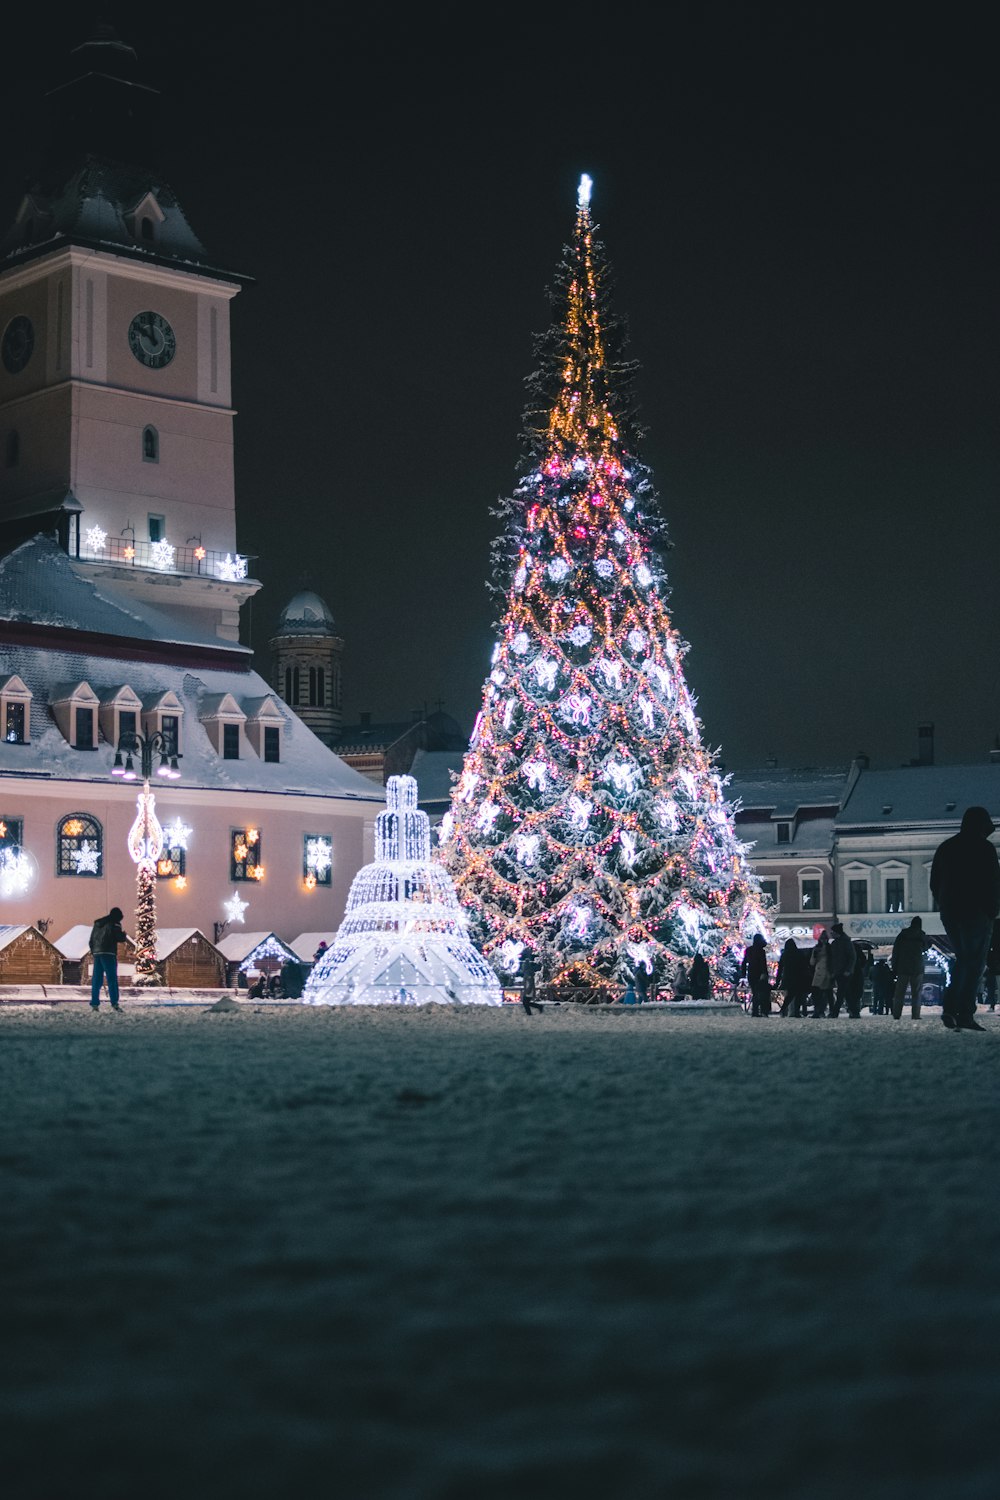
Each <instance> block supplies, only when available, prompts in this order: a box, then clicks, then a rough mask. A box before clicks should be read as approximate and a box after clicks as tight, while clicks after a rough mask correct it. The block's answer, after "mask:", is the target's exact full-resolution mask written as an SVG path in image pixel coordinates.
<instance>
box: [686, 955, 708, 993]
mask: <svg viewBox="0 0 1000 1500" xmlns="http://www.w3.org/2000/svg"><path fill="white" fill-rule="evenodd" d="M688 988H689V989H690V991H691V999H692V1000H707V999H708V997H709V995H710V994H711V993H712V974H711V970H710V969H709V967H708V964H707V963H706V962H705V959H704V958H703V957H702V955H701V954H700V953H696V954H695V956H694V958H693V959H692V960H691V972H690V974H689V975H688Z"/></svg>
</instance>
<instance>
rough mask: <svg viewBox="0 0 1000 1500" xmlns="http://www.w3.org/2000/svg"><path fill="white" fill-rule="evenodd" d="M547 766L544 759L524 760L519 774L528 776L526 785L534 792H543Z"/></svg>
mask: <svg viewBox="0 0 1000 1500" xmlns="http://www.w3.org/2000/svg"><path fill="white" fill-rule="evenodd" d="M548 772H549V768H548V766H547V765H546V764H545V761H544V760H526V761H525V762H524V765H523V766H522V767H521V775H522V776H526V777H527V778H528V785H529V786H530V787H531V788H532V789H533V790H534V791H536V792H544V791H545V788H546V785H547V783H548Z"/></svg>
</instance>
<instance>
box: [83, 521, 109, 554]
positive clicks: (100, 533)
mask: <svg viewBox="0 0 1000 1500" xmlns="http://www.w3.org/2000/svg"><path fill="white" fill-rule="evenodd" d="M83 537H84V541H85V542H86V544H87V551H88V552H103V551H104V544H105V542H106V541H107V539H108V533H107V532H106V531H104V530H102V529H101V527H100V526H88V527H87V529H86V531H85V532H84V533H83Z"/></svg>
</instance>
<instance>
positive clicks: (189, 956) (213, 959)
mask: <svg viewBox="0 0 1000 1500" xmlns="http://www.w3.org/2000/svg"><path fill="white" fill-rule="evenodd" d="M156 967H157V969H158V971H159V973H160V977H161V978H162V980H163V983H164V984H165V985H168V986H169V988H170V989H175V990H186V989H210V990H218V989H222V988H224V987H225V984H226V960H225V958H224V957H223V955H222V954H221V953H220V951H219V949H218V948H217V947H216V946H215V944H214V943H213V942H211V941H210V940H209V939H208V938H207V937H206V936H205V934H204V933H203V932H201V931H199V929H198V928H197V927H161V928H160V929H159V931H158V932H157V934H156Z"/></svg>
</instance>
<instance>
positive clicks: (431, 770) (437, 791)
mask: <svg viewBox="0 0 1000 1500" xmlns="http://www.w3.org/2000/svg"><path fill="white" fill-rule="evenodd" d="M464 759H465V752H464V750H418V751H417V753H416V755H415V756H414V757H413V764H412V766H411V767H410V775H411V776H412V777H413V779H414V780H415V781H416V783H417V801H418V802H419V803H420V805H421V806H423V805H424V804H425V803H428V802H441V803H448V802H450V801H451V787H452V781H451V773H452V772H453V771H454V772H455V774H456V775H458V774H459V773H460V772H461V769H462V762H463V761H464Z"/></svg>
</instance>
